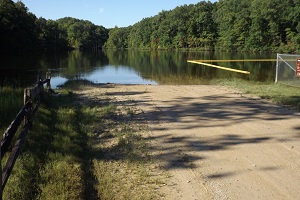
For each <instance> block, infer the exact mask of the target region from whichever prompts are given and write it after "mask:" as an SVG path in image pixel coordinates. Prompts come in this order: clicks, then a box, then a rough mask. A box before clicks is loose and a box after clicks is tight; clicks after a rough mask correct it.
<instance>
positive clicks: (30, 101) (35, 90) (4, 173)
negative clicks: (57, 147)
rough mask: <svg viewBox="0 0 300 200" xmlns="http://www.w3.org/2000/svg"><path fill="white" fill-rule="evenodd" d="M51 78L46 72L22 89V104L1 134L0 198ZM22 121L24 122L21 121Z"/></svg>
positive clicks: (48, 88)
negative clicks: (44, 75) (43, 76)
mask: <svg viewBox="0 0 300 200" xmlns="http://www.w3.org/2000/svg"><path fill="white" fill-rule="evenodd" d="M50 80H51V73H50V72H47V74H46V78H45V79H44V80H42V78H41V77H39V78H38V81H37V83H36V85H35V87H32V88H26V89H24V106H23V108H22V109H21V110H20V111H19V113H18V114H17V116H16V117H15V118H14V120H13V121H12V122H11V124H10V125H9V127H8V128H7V129H6V131H5V133H4V134H3V138H2V140H1V148H0V154H1V158H0V172H1V173H0V176H1V177H0V180H2V184H1V185H0V187H1V188H0V193H1V194H0V199H1V200H2V192H3V190H4V187H5V185H6V183H7V180H8V178H9V176H10V174H11V171H12V169H13V166H14V164H15V162H16V160H17V158H18V155H19V153H20V149H21V146H22V144H23V143H24V141H25V138H26V135H27V133H28V131H29V129H30V128H31V127H32V120H33V117H34V115H35V113H36V112H37V110H38V108H39V106H40V103H41V99H42V97H43V93H44V84H46V89H47V90H48V91H49V90H51V89H50V88H51V85H50ZM22 121H24V123H22ZM21 124H24V125H23V128H22V130H21V132H20V134H19V136H18V138H17V140H16V142H15V144H14V146H12V142H13V139H14V137H15V136H16V132H17V131H18V129H19V127H20V126H21ZM10 147H12V150H11V152H10V155H9V157H8V159H7V161H6V164H5V165H4V167H3V169H2V167H1V166H2V165H1V164H2V158H3V157H4V155H5V154H6V153H8V152H9V148H10Z"/></svg>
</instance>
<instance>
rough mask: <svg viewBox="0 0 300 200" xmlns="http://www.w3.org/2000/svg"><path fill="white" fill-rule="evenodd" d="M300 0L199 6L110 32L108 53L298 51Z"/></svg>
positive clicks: (232, 0) (223, 0) (230, 0)
mask: <svg viewBox="0 0 300 200" xmlns="http://www.w3.org/2000/svg"><path fill="white" fill-rule="evenodd" d="M299 10H300V0H219V1H218V2H215V3H211V2H210V1H200V2H199V3H197V4H191V5H183V6H179V7H176V8H175V9H173V10H170V11H162V12H160V13H159V14H158V15H155V16H153V17H149V18H144V19H143V20H141V21H140V22H138V23H136V24H134V25H132V26H129V27H124V28H119V27H115V28H113V29H112V30H110V32H109V38H108V40H107V42H106V44H105V45H106V47H107V48H137V49H141V48H142V49H182V48H184V49H197V50H225V51H253V52H256V51H273V52H275V51H282V52H297V51H298V52H299V51H300V45H299V44H300V12H299Z"/></svg>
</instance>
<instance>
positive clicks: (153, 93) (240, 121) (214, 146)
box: [83, 85, 300, 200]
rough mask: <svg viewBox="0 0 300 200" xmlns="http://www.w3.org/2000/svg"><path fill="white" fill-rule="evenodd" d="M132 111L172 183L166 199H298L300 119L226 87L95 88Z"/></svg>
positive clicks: (94, 92)
mask: <svg viewBox="0 0 300 200" xmlns="http://www.w3.org/2000/svg"><path fill="white" fill-rule="evenodd" d="M83 93H84V94H86V95H89V96H93V98H95V100H97V98H98V97H97V96H99V95H108V96H110V98H112V99H113V101H116V102H119V103H122V104H124V105H125V104H126V105H127V106H132V107H134V108H135V109H136V110H137V111H138V115H139V117H140V119H143V120H145V122H146V123H147V124H148V126H149V130H150V135H151V141H152V142H151V149H150V150H151V154H152V155H153V156H155V157H156V158H157V160H159V162H161V163H160V165H161V166H162V168H163V169H164V170H166V172H167V173H169V174H170V179H169V180H168V182H167V183H166V185H165V186H164V187H162V188H161V189H160V192H162V193H164V194H165V197H164V198H163V199H172V200H173V199H188V200H190V199H191V200H194V199H199V200H200V199H273V200H274V199H285V200H286V199H300V119H299V117H300V113H297V112H295V111H292V110H289V109H287V108H283V107H280V106H276V105H273V104H271V103H269V102H267V101H264V100H261V99H259V98H256V97H251V96H249V95H244V94H241V93H240V92H239V91H236V90H234V89H231V88H228V87H223V86H212V85H195V86H174V85H172V86H171V85H102V86H101V85H99V86H95V87H90V88H89V89H87V90H85V91H84V92H83Z"/></svg>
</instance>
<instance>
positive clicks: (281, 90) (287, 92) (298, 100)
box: [212, 79, 300, 110]
mask: <svg viewBox="0 0 300 200" xmlns="http://www.w3.org/2000/svg"><path fill="white" fill-rule="evenodd" d="M212 83H214V84H220V85H227V86H231V87H234V88H237V89H239V90H241V91H242V92H244V93H246V94H253V95H256V96H259V97H260V98H263V99H268V100H270V101H272V102H273V103H276V104H278V105H285V106H292V107H294V108H295V109H297V110H300V88H297V87H291V86H287V85H282V84H275V83H273V82H272V83H262V82H249V81H245V80H240V79H230V80H218V81H215V82H212Z"/></svg>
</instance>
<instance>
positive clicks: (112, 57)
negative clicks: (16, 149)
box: [0, 50, 276, 88]
mask: <svg viewBox="0 0 300 200" xmlns="http://www.w3.org/2000/svg"><path fill="white" fill-rule="evenodd" d="M270 58H273V59H275V58H276V54H243V53H224V52H177V51H138V50H122V51H120V50H105V51H100V52H80V51H71V52H67V53H62V54H55V55H53V54H52V55H50V54H48V55H32V56H10V57H2V58H1V61H0V79H1V82H0V83H1V84H3V83H4V84H18V85H22V86H29V85H30V84H32V83H34V82H35V81H36V79H37V74H38V73H40V74H42V75H45V74H46V71H47V70H50V71H51V72H52V79H51V85H52V87H54V88H55V87H57V86H58V85H61V84H63V83H64V82H66V81H67V80H69V79H78V78H82V79H87V80H90V81H92V82H95V83H122V84H207V83H208V82H209V81H211V80H212V79H228V78H241V79H245V80H251V81H262V82H264V81H267V82H269V81H274V79H275V66H276V62H275V61H274V62H234V63H226V62H213V63H211V64H215V65H220V66H223V67H230V68H234V69H239V70H245V71H249V72H250V73H251V74H250V75H245V74H240V73H234V72H229V71H225V70H221V69H216V68H212V67H208V66H202V65H198V64H192V63H188V62H187V60H200V59H201V60H203V59H209V60H227V59H231V60H232V59H270Z"/></svg>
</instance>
